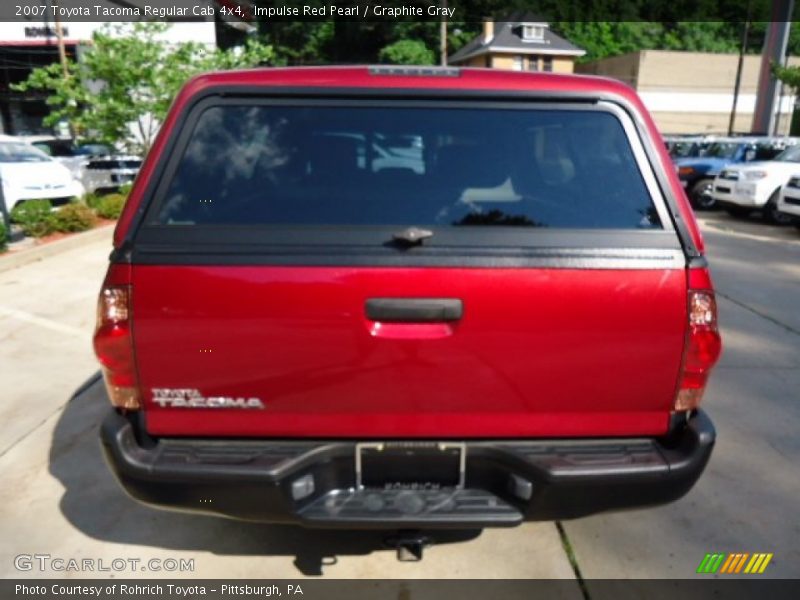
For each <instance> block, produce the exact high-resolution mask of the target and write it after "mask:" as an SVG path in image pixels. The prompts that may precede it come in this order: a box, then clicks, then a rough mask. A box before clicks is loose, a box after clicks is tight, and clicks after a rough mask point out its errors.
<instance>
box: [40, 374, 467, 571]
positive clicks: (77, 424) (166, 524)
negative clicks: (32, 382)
mask: <svg viewBox="0 0 800 600" xmlns="http://www.w3.org/2000/svg"><path fill="white" fill-rule="evenodd" d="M108 406H109V404H108V399H107V397H106V392H105V388H104V386H103V381H102V378H101V377H100V376H99V373H95V374H94V375H92V377H90V378H89V379H88V380H87V381H86V382H85V383H84V384H83V385H82V386H81V387H80V388H79V389H78V390H77V391H76V392H75V393H74V394H73V395H72V397H71V398H70V400H69V402H68V403H67V405H66V406H65V407H64V411H63V413H62V414H61V417H60V418H59V421H58V423H57V424H56V427H55V430H54V432H53V439H52V444H51V446H50V454H49V471H50V473H51V474H52V475H53V476H54V477H55V478H56V479H58V480H59V481H60V482H61V484H62V485H63V486H64V495H63V496H62V498H61V502H60V509H61V512H62V514H63V515H64V516H65V517H66V519H67V520H68V521H69V522H70V523H71V524H72V525H73V526H74V527H76V528H77V529H78V530H80V531H81V532H83V533H84V534H86V535H88V536H90V537H92V538H94V539H98V540H102V541H104V542H112V543H116V544H129V545H130V544H132V545H137V546H153V547H158V548H163V549H172V550H189V551H191V550H196V551H209V552H212V553H214V554H218V555H231V556H235V555H242V556H254V555H264V556H270V555H272V556H292V555H293V556H294V557H295V559H294V565H295V567H296V568H297V569H298V570H299V571H300V572H301V573H302V574H304V575H310V576H313V575H322V574H323V573H322V567H323V566H326V565H334V564H335V563H336V561H337V557H338V556H344V555H354V556H363V555H368V554H370V553H372V552H375V551H377V550H382V549H385V548H386V546H385V543H384V540H385V538H386V536H387V534H390V533H391V532H381V531H335V530H312V529H305V528H303V527H299V526H291V525H269V524H263V523H246V522H239V521H233V520H229V519H224V518H221V517H214V516H206V515H190V514H184V513H177V512H170V511H161V510H157V509H154V508H150V507H147V506H143V505H141V504H139V503H138V502H136V501H134V500H133V499H131V498H129V497H128V496H127V495H126V494H125V492H124V491H123V490H122V488H120V486H119V485H118V484H117V482H116V480H115V479H114V477H113V476H112V474H111V472H110V471H109V469H108V467H107V466H106V464H105V462H104V460H103V457H102V454H101V451H100V445H99V439H98V429H99V425H100V422H101V420H102V419H103V417H104V416H105V414H106V412H107V410H108ZM480 533H481V531H480V530H470V531H437V532H435V533H433V534H431V537H433V538H434V539H435V541H436V544H437V545H440V544H447V543H457V542H465V541H468V540H472V539H474V538H476V537H478V536H479V535H480ZM197 562H198V563H200V562H201V561H197ZM198 567H199V568H202V565H201V564H200V565H198Z"/></svg>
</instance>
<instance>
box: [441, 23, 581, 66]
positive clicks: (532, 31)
mask: <svg viewBox="0 0 800 600" xmlns="http://www.w3.org/2000/svg"><path fill="white" fill-rule="evenodd" d="M584 54H586V52H585V51H584V50H581V49H580V48H578V47H577V46H575V45H573V44H571V43H570V42H568V41H567V40H565V39H564V38H562V37H559V36H558V35H556V34H555V33H553V32H552V31H551V30H550V26H549V24H548V23H546V22H544V21H541V20H537V19H536V18H535V17H525V16H523V17H519V18H516V19H515V18H513V17H512V18H509V20H506V21H499V22H496V23H495V22H494V21H491V20H486V21H484V23H483V32H482V33H481V34H480V35H479V36H477V37H476V38H475V39H473V40H472V41H470V42H469V43H468V44H466V45H465V46H464V47H463V48H461V49H460V50H458V51H457V52H455V53H454V54H453V55H452V56H450V57H449V59H448V62H449V64H451V65H454V66H461V67H489V68H492V69H509V70H513V71H544V72H553V73H572V72H573V68H574V64H575V59H576V58H578V57H579V56H583V55H584Z"/></svg>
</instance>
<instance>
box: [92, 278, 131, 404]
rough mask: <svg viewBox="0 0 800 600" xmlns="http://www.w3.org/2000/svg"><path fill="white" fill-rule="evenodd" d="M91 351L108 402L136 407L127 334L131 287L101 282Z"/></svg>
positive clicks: (129, 344) (129, 339)
mask: <svg viewBox="0 0 800 600" xmlns="http://www.w3.org/2000/svg"><path fill="white" fill-rule="evenodd" d="M94 351H95V354H96V355H97V358H98V359H99V361H100V364H101V365H102V366H103V378H104V379H105V382H106V389H107V390H108V397H109V399H110V400H111V404H113V405H114V406H116V407H117V408H122V409H125V410H136V409H138V408H139V407H140V398H139V385H138V383H139V382H138V378H137V375H136V363H135V361H134V358H133V338H132V333H131V288H130V286H129V285H108V284H106V285H104V286H103V289H102V290H101V291H100V298H99V299H98V302H97V326H96V328H95V332H94Z"/></svg>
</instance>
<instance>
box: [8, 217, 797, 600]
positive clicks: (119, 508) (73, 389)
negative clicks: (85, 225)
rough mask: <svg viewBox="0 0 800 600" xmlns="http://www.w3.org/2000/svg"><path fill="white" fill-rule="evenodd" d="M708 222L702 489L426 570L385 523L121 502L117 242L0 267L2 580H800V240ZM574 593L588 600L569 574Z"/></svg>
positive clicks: (440, 554)
mask: <svg viewBox="0 0 800 600" xmlns="http://www.w3.org/2000/svg"><path fill="white" fill-rule="evenodd" d="M705 219H706V221H707V222H706V223H704V230H705V232H706V234H705V235H706V240H707V243H708V246H709V253H710V255H711V263H712V268H713V274H714V277H715V280H716V283H717V286H718V289H719V293H720V310H721V320H722V326H723V335H724V337H725V344H726V350H725V354H724V357H723V360H722V364H721V366H720V367H719V368H718V371H717V373H716V375H715V377H714V378H713V380H712V383H711V387H710V389H709V390H708V393H707V397H706V401H705V406H706V408H707V409H708V410H709V412H710V413H711V415H712V417H713V419H714V421H715V423H716V425H717V427H718V432H719V443H718V447H717V449H716V451H715V454H714V456H713V457H712V461H711V463H710V465H709V467H708V470H707V472H706V474H705V475H704V476H703V477H702V478H701V480H700V482H699V483H698V485H697V486H696V488H695V489H694V490H693V491H692V492H691V493H690V494H689V495H688V496H687V497H686V498H684V499H682V500H681V501H679V502H677V503H675V504H672V505H669V506H666V507H660V508H655V509H649V510H640V511H631V512H627V513H619V514H612V515H605V516H598V517H591V518H586V519H582V520H578V521H573V522H567V523H564V527H563V535H561V534H560V532H559V530H558V528H557V527H556V525H555V524H553V523H536V524H527V525H524V526H522V527H519V528H516V529H511V530H486V531H484V532H477V531H473V532H454V533H449V534H437V535H436V537H437V538H438V541H439V542H440V543H439V544H437V545H435V546H434V547H433V548H431V549H430V550H429V551H428V552H427V553H426V556H425V559H424V561H422V562H421V563H399V562H397V561H396V560H395V557H394V553H393V552H391V551H389V550H386V549H384V548H383V547H382V534H380V533H363V532H353V533H341V532H314V531H307V530H303V529H300V528H294V527H276V526H268V525H254V524H247V523H238V522H234V521H227V520H224V519H218V518H212V517H202V516H191V515H184V514H177V513H168V512H161V511H156V510H152V509H149V508H146V507H143V506H140V505H139V504H137V503H135V502H133V501H132V500H130V499H129V498H127V497H126V496H125V495H124V494H123V493H122V492H121V491H120V489H119V488H118V487H117V485H116V484H115V482H114V481H113V480H112V478H111V476H110V475H109V473H108V470H107V469H106V468H105V465H104V464H103V463H102V460H101V458H100V456H99V451H98V447H97V426H98V422H99V420H100V419H101V416H102V414H103V412H104V411H105V408H106V403H105V402H106V401H105V399H104V398H103V391H102V386H101V385H100V383H99V381H98V380H97V378H96V376H95V373H96V365H95V362H94V359H93V357H92V352H91V347H90V343H89V338H90V334H91V330H92V327H93V323H94V304H95V297H96V293H97V290H98V288H99V285H100V281H101V278H102V274H103V272H104V269H105V264H106V257H107V254H108V249H109V239H104V240H101V241H99V242H95V243H92V244H89V245H87V246H85V247H83V248H80V249H75V250H70V251H67V252H65V253H63V254H61V255H58V256H55V257H51V258H48V259H45V260H43V261H41V262H39V263H34V264H30V265H27V266H24V267H21V268H18V269H15V270H11V271H7V272H4V273H0V341H1V342H2V343H0V382H2V383H3V385H4V387H5V395H4V397H5V402H3V403H2V404H0V476H2V481H3V486H0V525H1V526H2V531H3V536H2V537H0V575H2V576H5V577H9V576H18V575H20V573H18V572H17V571H16V570H15V569H14V566H13V557H14V556H16V555H18V554H20V553H29V554H33V553H46V554H50V555H52V556H53V557H63V558H79V559H80V558H94V559H100V558H103V559H105V560H107V561H110V560H111V559H113V558H129V557H130V558H139V559H145V560H146V559H149V558H166V557H171V558H193V559H194V560H195V572H194V573H193V574H192V573H185V575H187V576H190V575H194V576H200V577H290V578H294V577H299V576H319V575H320V574H322V575H324V576H327V577H375V578H379V577H380V578H383V577H400V578H416V577H423V578H468V577H473V578H482V577H486V578H495V577H496V578H501V577H502V578H544V577H549V578H573V577H574V576H575V570H574V568H573V565H571V564H570V561H569V559H568V554H572V555H573V556H574V559H575V561H576V563H577V568H578V570H579V572H580V573H581V574H582V576H583V577H586V578H602V577H690V576H692V575H693V573H694V570H695V569H696V567H697V564H698V563H699V562H700V560H701V559H702V557H703V555H704V554H705V553H706V552H710V551H723V552H725V551H729V552H732V551H744V552H754V551H764V552H774V553H775V557H774V559H773V563H772V565H771V566H770V568H769V569H768V571H767V575H772V576H784V577H798V576H800V566H798V565H800V519H798V511H797V505H798V504H797V498H799V497H800V438H798V435H797V431H798V425H800V405H799V404H798V399H799V398H798V390H800V311H797V310H796V309H795V308H794V307H795V306H797V305H800V236H798V235H796V232H795V231H794V230H791V229H787V228H784V229H780V230H774V231H773V228H766V227H764V226H761V225H760V224H757V223H749V224H742V223H738V222H734V221H731V220H729V219H728V218H727V216H725V215H721V214H713V215H710V216H708V217H706V218H705ZM108 237H109V238H110V232H109V236H108ZM0 260H1V259H0ZM565 544H566V546H568V547H569V548H570V549H571V550H570V552H569V553H568V552H566V551H565ZM30 574H31V575H35V576H41V574H40V573H38V572H32V573H30ZM23 575H24V574H23ZM50 575H53V576H57V575H59V573H50ZM89 575H90V574H89ZM99 575H103V574H99ZM124 575H131V573H130V572H123V573H121V574H119V575H118V576H124ZM147 575H151V576H152V575H158V574H157V573H147ZM165 575H170V576H173V575H174V573H168V574H165ZM568 591H569V597H575V598H580V597H581V596H582V594H581V591H580V588H579V586H578V584H577V582H575V586H574V588H568ZM588 591H589V593H590V594H592V587H591V582H590V584H589V588H588ZM597 595H601V594H599V592H598V594H597Z"/></svg>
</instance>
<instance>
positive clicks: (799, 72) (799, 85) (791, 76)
mask: <svg viewBox="0 0 800 600" xmlns="http://www.w3.org/2000/svg"><path fill="white" fill-rule="evenodd" d="M772 74H773V75H775V77H776V78H777V79H779V80H781V81H782V82H783V83H784V84H786V85H787V86H788V87H790V88H791V89H792V93H794V94H797V93H798V92H800V67H782V66H781V65H776V64H775V63H773V64H772Z"/></svg>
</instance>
